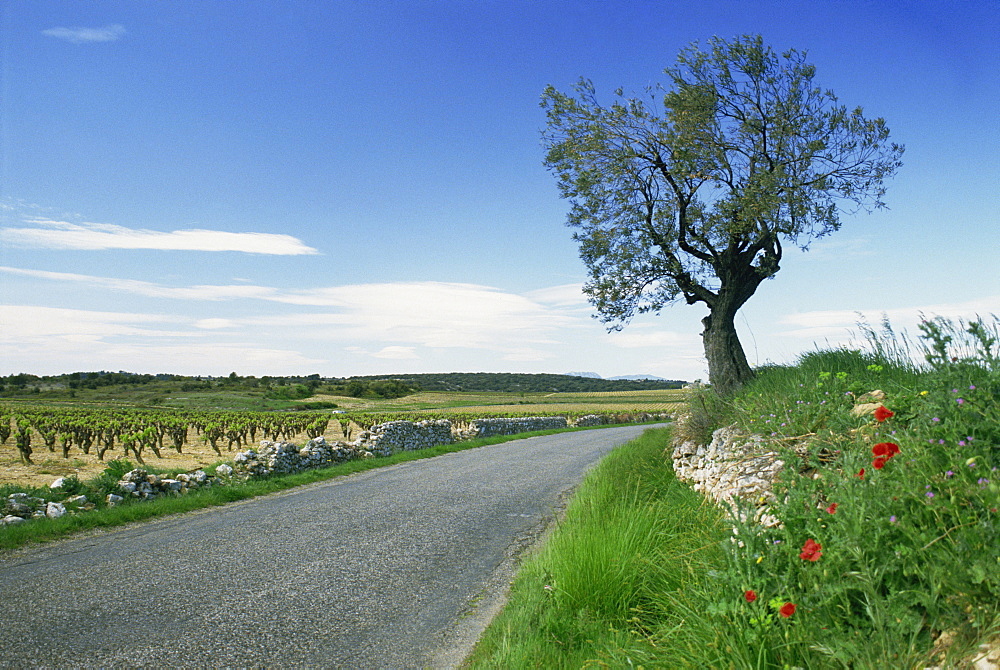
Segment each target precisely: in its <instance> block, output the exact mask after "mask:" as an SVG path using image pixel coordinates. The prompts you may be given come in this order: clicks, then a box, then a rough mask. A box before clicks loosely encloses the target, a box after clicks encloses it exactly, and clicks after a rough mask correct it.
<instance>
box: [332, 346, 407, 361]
mask: <svg viewBox="0 0 1000 670" xmlns="http://www.w3.org/2000/svg"><path fill="white" fill-rule="evenodd" d="M345 351H347V352H349V353H352V354H360V355H362V356H371V357H372V358H383V359H386V360H396V361H403V360H414V359H417V358H419V356H417V353H416V350H415V348H414V347H400V346H389V347H382V348H381V349H379V350H378V351H368V350H367V349H364V348H362V347H346V348H345Z"/></svg>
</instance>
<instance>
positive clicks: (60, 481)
mask: <svg viewBox="0 0 1000 670" xmlns="http://www.w3.org/2000/svg"><path fill="white" fill-rule="evenodd" d="M65 483H66V478H65V477H60V478H59V479H57V480H55V481H54V482H52V483H51V484H49V488H50V489H61V488H62V487H63V484H65Z"/></svg>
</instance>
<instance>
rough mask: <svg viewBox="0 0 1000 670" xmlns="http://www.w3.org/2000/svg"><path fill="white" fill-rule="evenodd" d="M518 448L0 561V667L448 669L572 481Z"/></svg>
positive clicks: (583, 457)
mask: <svg viewBox="0 0 1000 670" xmlns="http://www.w3.org/2000/svg"><path fill="white" fill-rule="evenodd" d="M645 428H646V427H643V426H630V427H624V428H607V429H602V430H590V431H581V432H572V433H562V434H558V435H551V436H547V437H535V438H529V439H524V440H517V441H514V442H508V443H505V444H500V445H494V446H490V447H483V448H480V449H471V450H467V451H463V452H458V453H454V454H448V455H445V456H440V457H437V458H431V459H424V460H419V461H413V462H410V463H403V464H400V465H395V466H391V467H387V468H380V469H377V470H371V471H368V472H365V473H361V474H357V475H352V476H349V477H344V478H340V479H336V480H331V481H329V482H321V483H318V484H312V485H309V486H305V487H301V488H298V489H295V490H292V491H287V492H284V493H280V494H276V495H271V496H267V497H264V498H257V499H254V500H249V501H244V502H240V503H235V504H232V505H228V506H226V507H223V508H215V509H211V510H203V511H199V512H194V513H190V514H184V515H179V516H174V517H169V518H164V519H159V520H155V521H152V522H147V523H142V524H136V525H132V526H128V527H125V528H122V529H119V530H114V531H109V532H104V533H100V534H93V535H89V536H86V537H76V538H71V539H68V540H64V541H60V542H58V543H55V544H52V545H48V546H42V547H35V548H28V549H22V550H18V551H16V552H11V553H6V554H0V667H9V668H29V667H43V668H49V667H51V668H71V667H102V668H107V667H139V666H158V667H169V666H174V667H213V668H219V667H268V668H272V667H274V668H277V667H281V668H285V667H322V668H427V667H449V666H454V665H456V664H458V663H459V662H460V661H461V660H462V658H463V657H464V654H465V653H466V652H468V651H469V650H470V649H471V644H472V643H473V642H474V641H475V639H476V638H477V636H478V635H479V633H480V632H481V631H482V629H483V627H484V626H485V624H486V623H487V622H488V620H489V619H490V617H491V616H492V615H493V613H494V612H495V611H497V610H498V608H499V607H500V606H501V605H502V602H503V594H504V590H505V588H506V587H507V585H508V584H509V582H510V579H511V577H512V575H513V571H514V568H515V564H516V558H517V556H518V555H519V554H521V553H522V552H523V550H524V549H525V548H526V547H528V546H531V545H532V544H533V543H534V542H535V541H536V540H537V538H538V537H539V535H540V533H541V532H542V530H543V529H544V528H545V527H546V526H547V525H548V524H549V523H550V522H551V520H552V519H553V517H554V514H555V512H556V510H557V509H558V507H559V505H560V504H561V502H562V501H563V500H564V499H565V497H566V496H567V495H568V492H570V491H571V490H572V488H573V487H574V486H575V485H576V484H577V483H579V481H580V479H581V477H582V475H583V474H584V472H585V471H586V470H587V469H588V468H589V467H590V466H591V465H593V464H594V463H596V462H597V461H598V460H600V458H601V457H602V456H603V455H604V454H606V453H607V452H608V451H610V450H611V449H612V448H614V447H615V446H617V445H620V444H622V443H624V442H626V441H628V440H630V439H632V438H633V437H635V436H637V435H639V434H640V433H641V432H642V431H643V430H645Z"/></svg>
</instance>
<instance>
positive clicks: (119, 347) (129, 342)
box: [0, 305, 327, 375]
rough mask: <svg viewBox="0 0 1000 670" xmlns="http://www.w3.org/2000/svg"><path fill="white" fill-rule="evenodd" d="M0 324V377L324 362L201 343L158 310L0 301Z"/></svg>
mask: <svg viewBox="0 0 1000 670" xmlns="http://www.w3.org/2000/svg"><path fill="white" fill-rule="evenodd" d="M0 323H2V324H3V328H2V329H0V367H2V369H0V374H14V373H17V372H32V373H34V374H59V373H65V372H71V371H79V370H130V371H138V372H170V373H174V374H214V375H221V374H227V373H228V372H230V371H231V370H232V368H233V367H237V368H238V369H239V370H240V371H241V372H242V373H243V374H312V373H313V372H316V369H317V368H318V367H320V366H321V365H324V364H326V363H327V361H326V360H324V359H319V358H310V357H308V356H306V355H303V354H302V353H300V352H298V351H294V350H288V349H281V348H277V347H269V346H266V345H263V344H261V343H259V342H210V341H206V333H204V332H199V331H197V330H190V329H189V327H190V325H191V324H190V322H189V321H188V320H185V319H184V318H177V317H173V316H170V315H162V314H128V313H122V312H103V311H89V310H82V309H64V308H54V307H41V306H34V305H29V306H20V305H0ZM166 325H169V328H165V327H164V326H166ZM195 325H198V324H197V323H196V324H195Z"/></svg>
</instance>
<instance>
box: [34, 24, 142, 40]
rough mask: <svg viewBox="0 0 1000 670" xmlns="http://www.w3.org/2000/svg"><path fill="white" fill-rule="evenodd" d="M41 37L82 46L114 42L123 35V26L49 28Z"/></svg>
mask: <svg viewBox="0 0 1000 670" xmlns="http://www.w3.org/2000/svg"><path fill="white" fill-rule="evenodd" d="M42 34H43V35H46V36H48V37H55V38H56V39H60V40H66V41H67V42H72V43H73V44H84V43H87V42H114V41H115V40H117V39H120V38H121V37H122V36H123V35H125V26H123V25H121V24H118V23H112V24H110V25H107V26H104V27H103V28H79V27H78V28H63V27H57V28H49V29H48V30H43V31H42Z"/></svg>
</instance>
